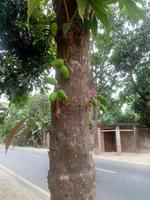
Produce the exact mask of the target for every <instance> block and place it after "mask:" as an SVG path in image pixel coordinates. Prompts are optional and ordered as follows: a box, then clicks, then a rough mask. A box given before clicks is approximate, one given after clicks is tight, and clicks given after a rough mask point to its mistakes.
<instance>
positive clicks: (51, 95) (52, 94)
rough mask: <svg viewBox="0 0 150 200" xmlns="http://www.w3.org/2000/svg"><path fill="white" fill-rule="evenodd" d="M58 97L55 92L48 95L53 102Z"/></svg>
mask: <svg viewBox="0 0 150 200" xmlns="http://www.w3.org/2000/svg"><path fill="white" fill-rule="evenodd" d="M57 98H58V94H57V92H52V93H51V94H50V95H49V100H50V101H51V102H52V103H53V102H54V101H56V100H57Z"/></svg>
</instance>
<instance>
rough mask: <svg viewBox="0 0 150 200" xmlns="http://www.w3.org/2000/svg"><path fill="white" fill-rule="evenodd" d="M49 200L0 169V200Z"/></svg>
mask: <svg viewBox="0 0 150 200" xmlns="http://www.w3.org/2000/svg"><path fill="white" fill-rule="evenodd" d="M41 199H42V200H47V199H48V198H43V197H42V198H41V197H40V196H39V194H38V193H37V194H36V193H35V192H33V191H31V190H29V188H27V187H25V186H23V185H22V184H21V183H19V182H18V181H17V180H15V179H14V178H13V177H12V176H11V175H9V174H8V173H6V172H4V171H3V170H2V169H0V200H41Z"/></svg>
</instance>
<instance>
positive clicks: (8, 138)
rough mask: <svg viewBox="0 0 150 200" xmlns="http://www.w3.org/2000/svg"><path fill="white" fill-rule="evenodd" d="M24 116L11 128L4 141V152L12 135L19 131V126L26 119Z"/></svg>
mask: <svg viewBox="0 0 150 200" xmlns="http://www.w3.org/2000/svg"><path fill="white" fill-rule="evenodd" d="M26 120H27V119H26V118H23V119H21V120H20V121H19V122H18V123H17V124H16V125H15V126H14V127H13V128H12V129H11V130H10V133H9V134H8V136H7V138H6V141H5V149H6V152H7V150H8V148H9V146H10V144H11V142H12V140H13V138H14V136H15V135H16V134H17V133H18V132H19V130H20V128H21V126H22V125H23V124H24V122H25V121H26Z"/></svg>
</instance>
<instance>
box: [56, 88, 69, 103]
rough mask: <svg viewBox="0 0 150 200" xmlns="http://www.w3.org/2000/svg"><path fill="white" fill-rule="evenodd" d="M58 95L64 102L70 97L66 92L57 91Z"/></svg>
mask: <svg viewBox="0 0 150 200" xmlns="http://www.w3.org/2000/svg"><path fill="white" fill-rule="evenodd" d="M57 94H58V97H59V98H60V99H61V100H64V101H67V100H68V96H67V94H66V92H65V91H64V90H58V91H57Z"/></svg>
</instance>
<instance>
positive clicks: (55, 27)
mask: <svg viewBox="0 0 150 200" xmlns="http://www.w3.org/2000/svg"><path fill="white" fill-rule="evenodd" d="M50 30H51V34H52V36H54V37H56V35H57V31H58V25H57V24H56V22H53V23H52V24H51V26H50Z"/></svg>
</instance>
